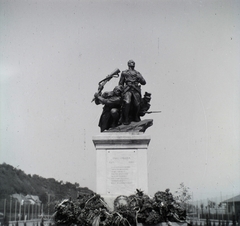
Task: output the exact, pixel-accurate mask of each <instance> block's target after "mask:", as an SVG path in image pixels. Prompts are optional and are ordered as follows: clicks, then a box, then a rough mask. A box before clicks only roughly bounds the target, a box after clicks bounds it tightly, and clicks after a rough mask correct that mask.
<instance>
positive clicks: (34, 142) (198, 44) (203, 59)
mask: <svg viewBox="0 0 240 226" xmlns="http://www.w3.org/2000/svg"><path fill="white" fill-rule="evenodd" d="M239 21H240V1H237V0H236V1H233V0H228V1H226V0H224V1H223V0H218V1H209V0H203V1H199V0H192V1H190V0H189V1H187V0H185V1H181V0H165V1H163V0H159V1H130V0H129V1H110V0H109V1H107V0H106V1H77V0H75V1H74V0H62V1H60V0H59V1H57V0H49V1H47V0H44V1H43V0H39V1H38V0H36V1H34V0H32V1H27V0H26V1H23V0H19V1H12V0H1V1H0V76H1V83H0V85H1V87H0V88H1V121H0V123H1V134H0V135H1V137H0V139H1V140H0V141H1V149H0V162H1V163H3V162H5V163H7V164H11V165H13V166H14V167H18V168H20V169H22V170H24V171H25V172H26V173H29V174H38V175H40V176H43V177H47V178H50V177H54V178H56V179H57V180H63V181H69V182H73V183H74V182H78V183H80V186H83V187H85V186H86V187H89V188H90V189H92V190H95V186H96V184H95V170H96V168H95V165H96V160H95V148H94V145H93V142H92V136H94V135H97V134H99V128H98V126H97V124H98V120H99V117H100V114H101V111H102V108H101V107H100V106H96V105H95V104H94V103H91V100H92V98H93V94H94V93H95V92H96V91H97V83H98V82H99V81H100V80H101V79H103V78H105V77H106V76H107V75H108V74H109V73H110V72H112V71H113V70H114V69H115V68H119V69H120V70H121V71H122V70H125V69H127V61H128V60H129V59H133V60H134V61H135V62H136V70H138V71H140V72H141V73H142V75H143V76H144V78H145V79H146V81H147V84H146V85H145V86H143V87H142V92H143V93H144V92H145V91H148V92H151V93H152V101H151V110H161V111H162V113H160V114H155V115H153V114H152V115H146V116H145V117H144V118H153V120H154V124H153V126H152V127H150V128H149V129H148V130H147V131H146V134H149V135H151V142H150V146H149V156H148V161H149V192H150V195H153V194H154V193H155V192H156V191H159V190H165V189H166V188H170V189H171V191H175V190H176V189H177V188H178V187H179V184H180V183H181V182H184V184H185V185H187V186H188V187H190V191H191V192H193V194H194V197H195V198H206V197H209V196H219V195H220V194H228V195H230V196H231V195H232V194H239V193H240V142H239V137H240V136H239V135H240V134H239V131H240V121H239V116H240V92H239V91H240V87H239V84H240V83H239V82H240V81H239V80H240V66H239V62H240V48H239V47H240V45H239V43H240V22H239ZM117 83H118V79H112V81H111V82H110V83H108V84H107V85H106V86H105V89H104V90H106V91H107V90H108V91H109V90H111V89H112V88H113V87H114V86H115V85H117Z"/></svg>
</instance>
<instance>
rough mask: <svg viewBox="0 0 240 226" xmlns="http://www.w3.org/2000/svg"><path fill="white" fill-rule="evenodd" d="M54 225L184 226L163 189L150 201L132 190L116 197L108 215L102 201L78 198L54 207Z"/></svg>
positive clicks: (178, 206) (183, 214) (97, 197)
mask: <svg viewBox="0 0 240 226" xmlns="http://www.w3.org/2000/svg"><path fill="white" fill-rule="evenodd" d="M54 221H55V224H56V225H58V226H60V225H69V226H70V225H73V224H74V225H78V226H91V225H95V226H115V225H116V226H117V225H122V226H131V225H133V226H134V225H137V223H143V224H149V225H150V224H157V223H161V222H167V223H168V225H171V222H181V223H183V222H186V223H187V224H190V222H189V221H187V218H186V210H185V209H184V208H183V207H182V206H181V204H179V203H178V202H177V201H176V200H175V199H174V198H173V196H172V194H171V193H170V192H169V189H166V190H165V191H164V192H162V191H158V192H157V193H155V195H154V197H153V198H150V197H149V196H148V195H146V194H144V193H143V191H141V190H138V189H137V190H136V194H135V195H130V196H124V195H120V196H118V197H117V198H116V199H115V200H114V210H113V211H110V210H109V207H108V205H107V204H106V202H105V201H104V199H103V198H102V197H101V196H100V195H98V194H95V193H93V194H90V195H79V197H78V198H77V199H76V200H75V201H71V200H68V199H66V200H63V201H62V202H60V203H59V204H57V205H56V206H55V213H54Z"/></svg>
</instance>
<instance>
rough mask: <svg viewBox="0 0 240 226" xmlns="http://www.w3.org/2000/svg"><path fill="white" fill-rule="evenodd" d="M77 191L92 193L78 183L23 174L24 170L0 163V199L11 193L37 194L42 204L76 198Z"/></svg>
mask: <svg viewBox="0 0 240 226" xmlns="http://www.w3.org/2000/svg"><path fill="white" fill-rule="evenodd" d="M79 192H84V193H92V191H91V190H90V189H88V188H81V187H80V186H79V184H78V183H74V184H72V183H70V182H66V183H63V182H62V181H57V180H55V179H54V178H48V179H47V178H43V177H41V176H39V175H36V174H34V175H30V174H28V175H27V174H25V173H24V171H22V170H20V169H17V168H14V167H13V166H11V165H8V164H6V163H3V164H0V199H5V198H8V197H9V196H10V195H12V194H15V193H17V194H23V195H27V194H31V195H37V196H38V197H39V198H40V200H41V202H42V203H43V204H46V203H48V201H49V198H48V197H49V196H50V198H51V200H50V201H59V200H62V199H65V198H69V197H72V198H77V194H78V193H79Z"/></svg>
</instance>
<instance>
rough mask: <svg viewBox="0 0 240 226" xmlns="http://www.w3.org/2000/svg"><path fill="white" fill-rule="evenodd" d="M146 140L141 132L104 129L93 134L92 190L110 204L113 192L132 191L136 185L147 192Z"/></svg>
mask: <svg viewBox="0 0 240 226" xmlns="http://www.w3.org/2000/svg"><path fill="white" fill-rule="evenodd" d="M150 140H151V138H150V136H148V135H145V134H144V133H141V132H135V133H131V132H121V133H120V132H119V133H118V132H112V133H107V132H104V133H101V134H99V135H97V136H93V143H94V145H95V148H96V166H97V172H96V174H97V181H96V182H97V183H96V193H98V194H100V195H101V196H102V197H104V198H105V200H106V201H107V203H108V204H110V206H112V200H114V198H116V197H117V196H119V195H126V196H128V195H131V194H134V193H135V191H136V189H141V190H142V191H144V193H145V194H147V193H148V169H147V151H148V145H149V142H150ZM108 200H111V203H109V202H108Z"/></svg>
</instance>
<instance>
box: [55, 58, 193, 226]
mask: <svg viewBox="0 0 240 226" xmlns="http://www.w3.org/2000/svg"><path fill="white" fill-rule="evenodd" d="M127 64H128V69H127V70H124V71H122V72H121V74H120V76H119V73H120V70H119V69H116V70H114V71H113V72H112V73H111V74H110V75H108V76H107V77H106V78H104V79H103V80H101V81H100V82H99V86H98V92H96V93H95V94H94V98H93V100H92V102H94V103H95V104H96V105H102V106H103V111H102V114H101V116H100V119H99V124H98V126H99V128H100V133H99V134H98V135H95V136H93V138H92V139H93V144H94V146H95V149H96V192H94V193H93V194H79V196H78V198H77V200H75V201H73V200H70V199H66V200H63V201H62V202H61V203H60V204H58V205H57V206H56V212H55V223H56V225H69V226H70V225H79V226H90V225H93V226H142V225H143V226H144V225H158V226H160V225H164V224H165V225H168V226H171V225H173V224H175V225H187V224H190V222H188V221H187V218H186V210H185V209H184V208H183V206H182V205H181V203H179V202H177V200H176V199H175V198H174V197H173V195H172V193H171V192H170V190H169V189H166V190H165V191H158V192H156V193H155V195H154V197H153V198H151V197H150V196H148V169H147V154H148V145H149V143H150V140H151V137H150V136H149V135H146V134H145V131H146V129H147V128H148V127H150V126H152V125H153V120H152V119H144V120H142V119H141V117H143V116H144V115H145V114H149V113H159V112H158V111H156V112H153V111H149V109H150V106H151V105H150V101H151V93H148V92H145V93H144V94H142V93H141V86H142V85H145V84H146V81H145V79H144V77H143V76H142V75H141V74H140V72H138V71H136V70H135V62H134V61H133V60H129V61H128V63H127ZM114 77H115V78H118V77H120V78H119V81H118V84H117V85H116V86H115V87H114V88H113V89H112V90H111V91H104V92H103V89H104V85H105V84H106V83H107V82H108V81H109V80H111V79H112V78H114Z"/></svg>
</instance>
